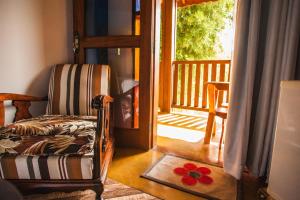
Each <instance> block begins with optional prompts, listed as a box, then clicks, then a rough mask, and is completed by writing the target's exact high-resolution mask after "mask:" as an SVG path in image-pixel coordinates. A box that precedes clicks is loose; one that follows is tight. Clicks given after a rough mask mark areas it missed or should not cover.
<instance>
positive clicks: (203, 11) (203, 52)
mask: <svg viewBox="0 0 300 200" xmlns="http://www.w3.org/2000/svg"><path fill="white" fill-rule="evenodd" d="M233 7H234V0H218V1H216V2H208V3H202V4H198V5H193V6H187V7H183V8H178V9H177V26H176V60H203V59H216V57H220V56H222V57H224V55H225V57H228V51H231V49H230V50H228V49H225V48H228V45H227V47H226V44H225V45H224V39H225V40H230V39H232V38H224V37H228V34H227V35H226V33H225V34H224V31H225V32H226V30H227V32H228V30H229V32H230V31H232V21H233ZM229 37H232V35H231V36H230V34H229ZM222 39H223V42H222V41H221V40H222ZM225 43H226V41H225ZM227 43H228V41H227ZM224 51H227V52H224ZM223 59H228V58H223Z"/></svg>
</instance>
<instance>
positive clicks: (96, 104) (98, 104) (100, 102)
mask: <svg viewBox="0 0 300 200" xmlns="http://www.w3.org/2000/svg"><path fill="white" fill-rule="evenodd" d="M113 101H114V100H113V98H112V97H110V96H107V95H99V96H96V97H94V98H93V100H92V108H95V109H97V110H101V109H104V106H105V104H107V103H111V102H113Z"/></svg>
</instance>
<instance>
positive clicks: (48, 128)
mask: <svg viewBox="0 0 300 200" xmlns="http://www.w3.org/2000/svg"><path fill="white" fill-rule="evenodd" d="M95 130H96V117H94V116H66V115H44V116H41V117H37V118H31V119H26V120H21V121H18V122H15V123H12V124H10V125H8V126H6V127H2V128H0V155H1V154H19V155H66V154H67V155H72V154H75V155H87V154H90V155H91V154H92V153H93V146H94V140H95Z"/></svg>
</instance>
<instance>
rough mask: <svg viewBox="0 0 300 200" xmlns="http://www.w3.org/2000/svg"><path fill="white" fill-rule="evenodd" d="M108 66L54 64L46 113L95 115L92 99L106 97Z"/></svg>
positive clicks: (108, 76)
mask: <svg viewBox="0 0 300 200" xmlns="http://www.w3.org/2000/svg"><path fill="white" fill-rule="evenodd" d="M109 83H110V68H109V66H108V65H96V64H95V65H90V64H83V65H77V64H74V65H71V64H64V65H56V66H54V67H53V69H52V73H51V77H50V83H49V94H48V98H49V101H48V105H47V114H61V115H85V116H87V115H96V110H94V109H92V108H91V101H92V98H93V97H95V96H97V95H109V90H110V85H109Z"/></svg>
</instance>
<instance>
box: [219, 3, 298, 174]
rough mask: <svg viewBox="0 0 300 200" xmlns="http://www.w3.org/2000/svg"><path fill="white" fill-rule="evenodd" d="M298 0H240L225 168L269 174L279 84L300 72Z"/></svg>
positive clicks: (234, 170)
mask: <svg viewBox="0 0 300 200" xmlns="http://www.w3.org/2000/svg"><path fill="white" fill-rule="evenodd" d="M299 38H300V0H239V1H238V2H237V16H236V28H235V44H234V53H233V59H232V71H231V80H230V82H231V85H230V91H231V93H230V102H229V107H230V110H229V113H228V120H227V127H226V138H225V148H224V169H225V171H226V172H227V173H229V174H231V175H233V176H234V177H236V178H237V179H240V177H241V173H242V170H243V169H244V167H245V166H246V167H247V168H248V169H249V170H250V172H251V173H252V174H253V175H255V176H265V175H268V168H269V163H270V159H271V153H272V146H273V138H274V130H275V125H276V124H275V122H276V114H277V113H276V110H277V101H278V97H279V85H280V81H281V80H293V79H298V78H299V71H300V70H299V69H300V67H299V61H300V56H299V55H300V45H299V44H300V43H299Z"/></svg>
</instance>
